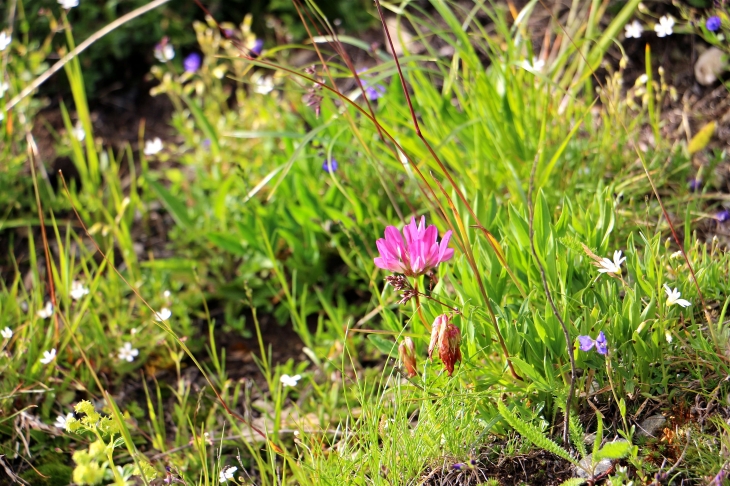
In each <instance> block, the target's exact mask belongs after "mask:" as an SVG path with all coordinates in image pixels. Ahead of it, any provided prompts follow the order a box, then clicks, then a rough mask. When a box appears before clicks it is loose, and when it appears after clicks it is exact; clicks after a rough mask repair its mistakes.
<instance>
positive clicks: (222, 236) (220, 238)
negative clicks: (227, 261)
mask: <svg viewBox="0 0 730 486" xmlns="http://www.w3.org/2000/svg"><path fill="white" fill-rule="evenodd" d="M208 241H210V242H211V243H213V244H214V245H215V246H217V247H219V248H222V249H224V250H225V251H227V252H228V253H232V254H234V255H238V256H244V255H246V248H245V247H244V246H243V245H242V244H241V240H240V238H237V237H235V236H233V235H230V234H228V233H211V234H209V235H208Z"/></svg>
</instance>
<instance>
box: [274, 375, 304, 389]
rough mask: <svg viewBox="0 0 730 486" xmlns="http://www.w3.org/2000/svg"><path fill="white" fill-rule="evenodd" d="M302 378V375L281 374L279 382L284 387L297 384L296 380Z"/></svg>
mask: <svg viewBox="0 0 730 486" xmlns="http://www.w3.org/2000/svg"><path fill="white" fill-rule="evenodd" d="M301 379H302V375H294V376H289V375H281V378H279V381H281V384H282V385H284V386H285V387H287V386H297V382H298V381H299V380H301Z"/></svg>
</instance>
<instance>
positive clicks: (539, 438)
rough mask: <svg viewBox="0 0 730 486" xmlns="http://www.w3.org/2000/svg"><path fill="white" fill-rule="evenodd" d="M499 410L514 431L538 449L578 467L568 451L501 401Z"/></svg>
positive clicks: (498, 403)
mask: <svg viewBox="0 0 730 486" xmlns="http://www.w3.org/2000/svg"><path fill="white" fill-rule="evenodd" d="M497 409H498V410H499V414H500V415H502V417H503V418H504V420H505V421H506V422H507V423H508V424H510V426H511V427H512V428H513V429H515V430H516V431H517V432H519V433H520V435H522V437H524V438H525V439H527V440H529V441H530V442H532V443H533V444H535V445H536V446H537V447H540V448H541V449H545V450H546V451H548V452H552V453H553V454H555V455H556V456H558V457H562V458H563V459H565V460H566V461H568V462H570V463H572V464H575V465H576V466H577V465H578V462H577V461H576V460H575V459H573V458H572V457H571V456H570V453H569V452H568V451H566V450H565V449H563V448H562V447H560V446H559V445H558V444H556V443H555V442H553V441H552V440H550V439H548V438H547V437H545V435H544V434H543V433H542V431H541V430H540V429H538V428H537V427H535V426H534V425H532V424H530V423H527V422H525V421H524V420H522V419H521V418H519V417H518V416H517V415H516V414H514V413H512V412H511V411H510V410H509V409H508V408H507V407H506V406H505V405H504V403H502V402H501V401H500V402H497Z"/></svg>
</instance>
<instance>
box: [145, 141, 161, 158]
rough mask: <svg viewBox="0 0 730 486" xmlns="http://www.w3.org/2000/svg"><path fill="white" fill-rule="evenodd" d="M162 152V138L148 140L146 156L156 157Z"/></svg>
mask: <svg viewBox="0 0 730 486" xmlns="http://www.w3.org/2000/svg"><path fill="white" fill-rule="evenodd" d="M161 150H162V140H160V137H155V138H153V139H152V140H147V141H146V142H145V143H144V154H145V155H155V154H156V153H158V152H160V151H161Z"/></svg>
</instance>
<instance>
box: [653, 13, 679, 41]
mask: <svg viewBox="0 0 730 486" xmlns="http://www.w3.org/2000/svg"><path fill="white" fill-rule="evenodd" d="M672 27H674V19H673V18H672V17H670V16H668V15H662V17H661V18H660V19H659V23H658V24H656V25H655V26H654V32H656V35H657V37H666V36H668V35H672V33H673V30H672Z"/></svg>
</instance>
